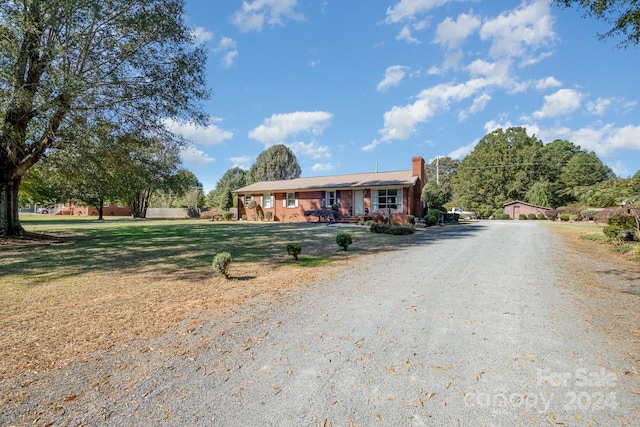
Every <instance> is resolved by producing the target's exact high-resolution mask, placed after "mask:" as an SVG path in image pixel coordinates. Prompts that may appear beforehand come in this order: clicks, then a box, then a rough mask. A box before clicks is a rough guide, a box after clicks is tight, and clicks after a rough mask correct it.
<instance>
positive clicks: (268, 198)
mask: <svg viewBox="0 0 640 427" xmlns="http://www.w3.org/2000/svg"><path fill="white" fill-rule="evenodd" d="M262 200H264V202H263V205H262V207H263V208H265V209H271V208H272V207H273V195H272V194H268V193H267V194H263V195H262ZM267 201H268V203H269V206H267Z"/></svg>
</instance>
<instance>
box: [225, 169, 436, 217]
mask: <svg viewBox="0 0 640 427" xmlns="http://www.w3.org/2000/svg"><path fill="white" fill-rule="evenodd" d="M411 166H412V167H411V169H410V170H403V171H396V172H375V173H360V174H349V175H333V176H321V177H310V178H295V179H288V180H280V181H260V182H256V183H253V184H250V185H247V186H246V187H243V188H239V189H237V190H235V191H234V193H235V194H236V195H237V196H238V215H239V217H242V216H243V215H246V217H247V218H248V219H252V218H253V219H255V218H258V217H264V218H268V217H271V219H272V220H274V221H287V222H289V221H308V220H309V218H308V217H306V216H305V212H306V213H309V211H321V210H331V209H332V206H333V205H334V204H335V205H338V209H337V212H336V213H337V216H338V218H339V220H347V219H353V218H364V217H365V216H366V215H369V214H371V213H374V212H376V211H378V212H391V213H392V214H395V215H401V216H402V217H404V215H414V216H418V217H422V216H423V215H424V207H423V203H422V201H421V200H420V195H421V194H422V187H423V186H424V183H425V176H424V159H423V158H422V157H413V158H412V159H411ZM268 212H271V213H270V214H267V213H268Z"/></svg>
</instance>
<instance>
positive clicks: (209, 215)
mask: <svg viewBox="0 0 640 427" xmlns="http://www.w3.org/2000/svg"><path fill="white" fill-rule="evenodd" d="M200 218H202V219H210V220H211V221H216V220H218V221H219V220H221V219H222V211H220V210H219V209H211V210H208V211H204V212H200Z"/></svg>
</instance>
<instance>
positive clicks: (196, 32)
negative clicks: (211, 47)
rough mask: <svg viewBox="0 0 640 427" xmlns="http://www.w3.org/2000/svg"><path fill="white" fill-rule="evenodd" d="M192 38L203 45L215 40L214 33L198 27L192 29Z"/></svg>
mask: <svg viewBox="0 0 640 427" xmlns="http://www.w3.org/2000/svg"><path fill="white" fill-rule="evenodd" d="M191 36H193V38H194V39H195V40H196V43H199V44H202V43H205V42H208V41H209V40H211V39H213V33H212V32H211V31H208V30H207V29H206V28H204V27H196V28H193V29H191Z"/></svg>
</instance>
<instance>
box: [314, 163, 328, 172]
mask: <svg viewBox="0 0 640 427" xmlns="http://www.w3.org/2000/svg"><path fill="white" fill-rule="evenodd" d="M311 170H312V171H314V172H329V171H331V170H333V164H331V163H316V164H314V165H313V166H311Z"/></svg>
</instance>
